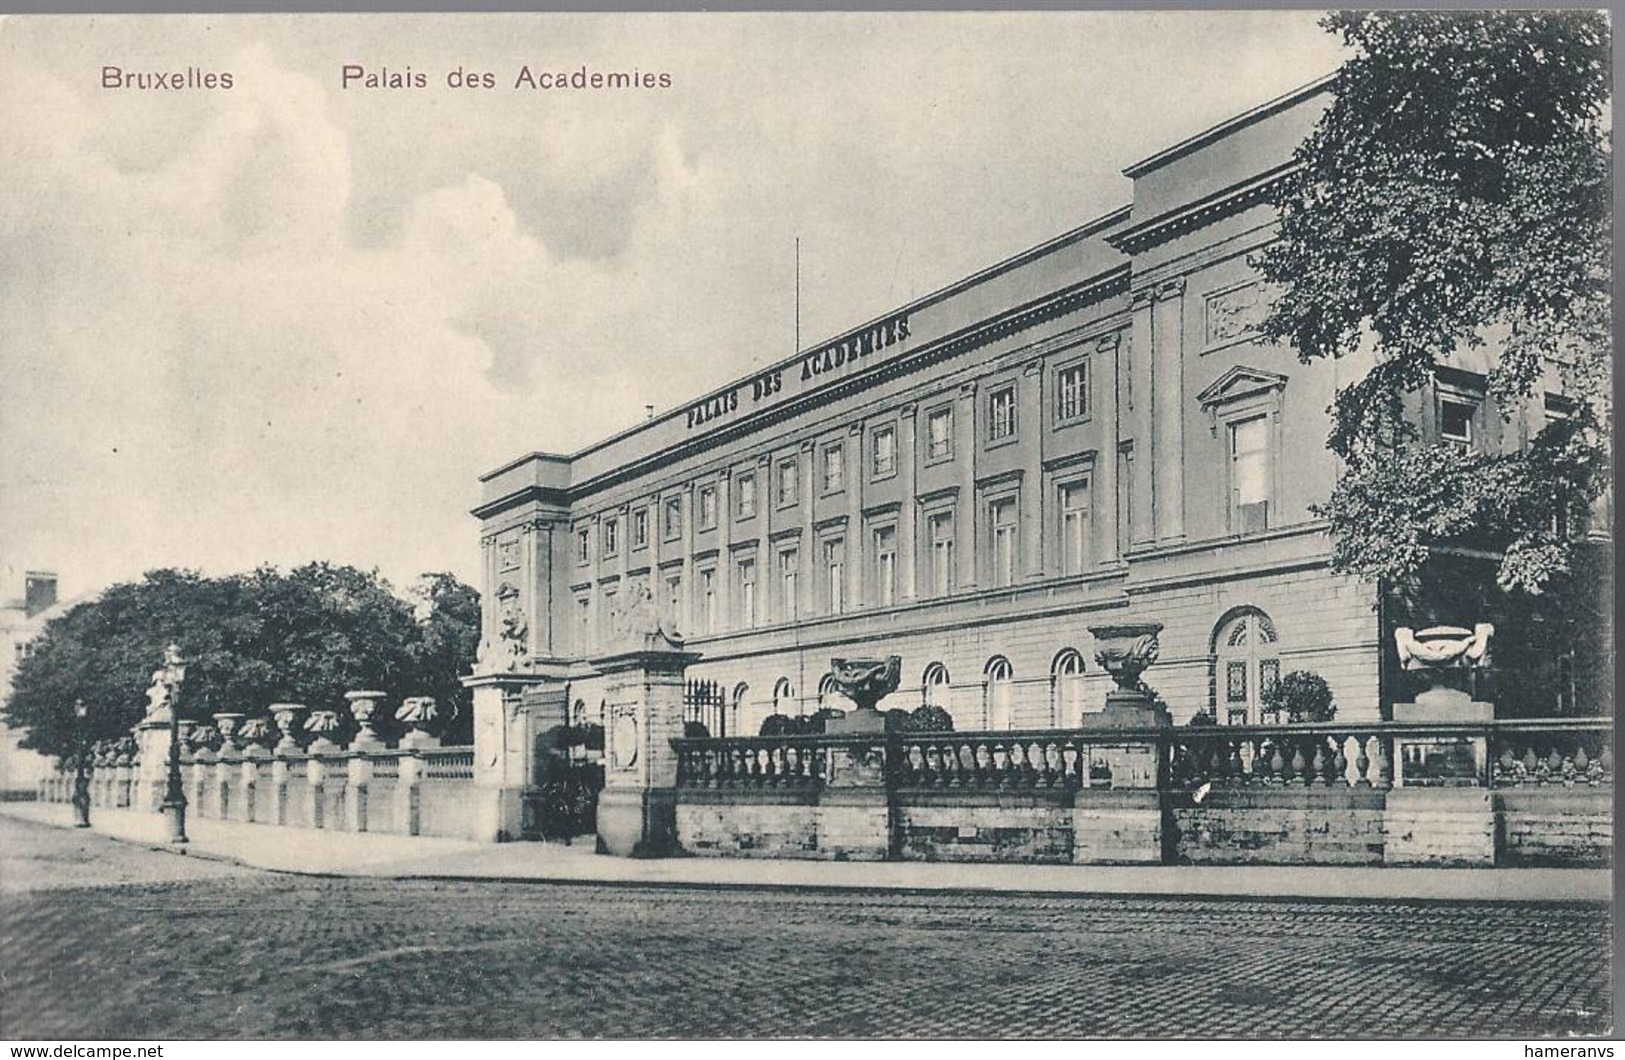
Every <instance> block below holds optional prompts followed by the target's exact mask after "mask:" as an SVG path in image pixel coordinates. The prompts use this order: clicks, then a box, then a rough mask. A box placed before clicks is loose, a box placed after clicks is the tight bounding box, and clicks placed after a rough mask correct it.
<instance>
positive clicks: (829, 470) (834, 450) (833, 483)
mask: <svg viewBox="0 0 1625 1060" xmlns="http://www.w3.org/2000/svg"><path fill="white" fill-rule="evenodd" d="M845 484H846V452H845V450H844V449H843V448H842V446H841V443H839V442H836V443H835V444H834V445H826V446H825V447H824V492H825V493H837V492H839V491H840V490H841V488H842V487H843V486H845Z"/></svg>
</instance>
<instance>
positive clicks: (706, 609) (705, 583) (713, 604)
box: [699, 567, 717, 633]
mask: <svg viewBox="0 0 1625 1060" xmlns="http://www.w3.org/2000/svg"><path fill="white" fill-rule="evenodd" d="M699 578H700V630H701V631H702V632H705V633H715V632H716V631H717V572H716V570H715V569H713V568H711V567H706V568H705V569H704V570H702V571H700V572H699Z"/></svg>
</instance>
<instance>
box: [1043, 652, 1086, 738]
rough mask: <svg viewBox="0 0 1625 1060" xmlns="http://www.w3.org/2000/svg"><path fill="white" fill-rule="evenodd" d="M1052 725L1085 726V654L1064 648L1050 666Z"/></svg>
mask: <svg viewBox="0 0 1625 1060" xmlns="http://www.w3.org/2000/svg"><path fill="white" fill-rule="evenodd" d="M1049 673H1050V724H1052V725H1057V726H1074V725H1082V724H1083V653H1082V652H1080V651H1078V649H1076V648H1062V649H1061V651H1060V653H1059V654H1057V655H1056V656H1055V661H1054V662H1052V663H1051V664H1050V669H1049Z"/></svg>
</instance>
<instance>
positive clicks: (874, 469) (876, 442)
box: [869, 427, 897, 478]
mask: <svg viewBox="0 0 1625 1060" xmlns="http://www.w3.org/2000/svg"><path fill="white" fill-rule="evenodd" d="M869 456H870V460H869V463H870V467H871V470H870V472H869V477H870V478H889V477H890V476H892V475H895V474H896V473H897V431H896V430H895V429H893V428H891V427H877V428H876V429H875V432H874V433H873V434H871V435H870V436H869Z"/></svg>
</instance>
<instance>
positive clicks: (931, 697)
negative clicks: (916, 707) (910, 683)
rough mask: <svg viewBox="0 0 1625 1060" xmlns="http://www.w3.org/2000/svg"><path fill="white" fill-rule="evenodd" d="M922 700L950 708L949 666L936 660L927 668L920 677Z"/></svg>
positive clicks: (931, 704) (943, 707)
mask: <svg viewBox="0 0 1625 1060" xmlns="http://www.w3.org/2000/svg"><path fill="white" fill-rule="evenodd" d="M920 702H921V703H924V704H928V705H930V706H933V707H941V708H942V709H943V710H947V709H948V668H947V667H946V666H944V665H942V664H941V663H939V662H934V663H932V664H931V665H930V666H927V667H926V668H925V673H924V675H922V676H921V678H920Z"/></svg>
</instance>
